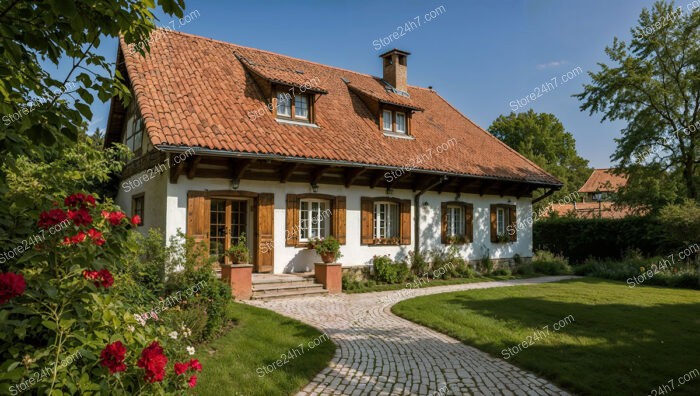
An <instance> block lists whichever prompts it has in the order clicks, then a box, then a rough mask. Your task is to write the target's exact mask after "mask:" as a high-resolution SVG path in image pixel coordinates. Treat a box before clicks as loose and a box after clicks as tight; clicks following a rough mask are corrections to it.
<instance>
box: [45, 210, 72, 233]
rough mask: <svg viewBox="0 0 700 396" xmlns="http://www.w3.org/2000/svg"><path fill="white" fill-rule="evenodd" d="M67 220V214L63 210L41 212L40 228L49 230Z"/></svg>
mask: <svg viewBox="0 0 700 396" xmlns="http://www.w3.org/2000/svg"><path fill="white" fill-rule="evenodd" d="M66 218H67V215H66V212H64V211H63V210H61V209H51V210H49V211H48V212H46V211H44V212H41V214H40V215H39V227H41V228H43V229H49V227H51V226H54V225H56V224H59V223H62V222H63V221H65V220H66Z"/></svg>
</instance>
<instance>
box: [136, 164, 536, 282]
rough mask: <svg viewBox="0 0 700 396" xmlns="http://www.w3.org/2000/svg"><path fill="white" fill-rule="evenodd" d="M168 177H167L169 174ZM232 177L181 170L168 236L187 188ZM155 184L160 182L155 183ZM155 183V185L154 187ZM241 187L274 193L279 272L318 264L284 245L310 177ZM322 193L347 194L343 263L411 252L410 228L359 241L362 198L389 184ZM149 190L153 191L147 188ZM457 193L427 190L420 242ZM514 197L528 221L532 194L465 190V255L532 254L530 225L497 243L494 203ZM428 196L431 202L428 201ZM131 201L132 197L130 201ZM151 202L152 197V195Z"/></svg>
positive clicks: (436, 240)
mask: <svg viewBox="0 0 700 396" xmlns="http://www.w3.org/2000/svg"><path fill="white" fill-rule="evenodd" d="M166 180H167V179H166ZM230 185H231V184H230V180H228V179H193V180H190V179H187V178H186V177H185V176H180V179H179V181H178V183H177V184H170V183H167V186H166V188H167V205H166V207H167V208H166V211H167V212H166V214H165V223H166V224H165V232H166V237H167V238H169V237H170V236H171V235H174V234H175V233H177V230H178V229H181V230H182V231H183V232H184V231H185V230H186V227H187V192H188V191H189V190H198V191H204V190H228V189H230ZM153 186H154V187H155V185H153ZM149 188H150V187H149ZM238 190H239V191H251V192H256V193H270V192H272V193H274V194H275V209H274V223H275V235H274V257H275V263H274V272H275V273H281V272H302V271H309V270H312V269H313V263H314V262H315V261H318V260H319V258H318V256H317V255H316V253H315V252H313V251H310V250H306V249H301V248H294V247H287V246H285V216H286V195H287V194H303V193H310V192H312V191H311V187H310V186H309V184H307V183H276V182H260V181H249V180H242V181H241V182H240V186H239V188H238ZM318 193H320V194H330V195H344V196H345V197H346V200H347V203H346V205H347V207H346V210H347V213H346V223H347V230H346V242H347V243H346V244H345V245H344V246H342V247H341V253H342V254H343V257H342V258H341V259H340V262H341V263H343V264H344V265H363V264H369V263H371V260H372V257H373V256H375V255H387V254H388V255H390V256H391V257H392V258H403V257H406V255H407V254H408V252H409V251H411V250H413V246H414V245H413V243H414V238H415V237H416V236H415V232H413V228H411V245H402V246H363V245H361V244H360V198H361V197H363V196H364V197H384V196H386V194H385V190H384V189H382V188H375V189H370V188H368V187H351V188H345V187H344V186H334V185H319V189H318ZM147 195H148V193H147ZM391 197H394V198H399V199H411V201H412V202H413V192H412V191H406V190H395V191H394V194H393V195H391ZM454 198H455V195H454V194H447V193H444V194H437V193H427V194H425V195H423V196H422V197H421V205H420V214H421V239H422V240H421V242H422V244H421V248H422V249H423V248H426V247H428V248H434V247H436V246H439V245H440V224H439V222H440V220H439V212H440V202H443V201H454ZM509 199H510V201H511V202H510V203H511V204H512V203H515V204H516V205H517V216H518V221H519V223H521V222H524V223H525V224H527V222H526V219H527V218H528V216H531V211H532V209H531V204H530V199H529V198H521V199H519V200H516V199H515V197H503V198H501V197H499V196H484V197H479V196H478V195H466V194H463V195H462V197H461V199H460V200H461V201H464V202H468V203H472V204H474V223H475V224H474V226H475V227H474V243H471V244H468V245H465V246H464V248H463V249H462V251H463V254H464V256H465V258H467V259H470V260H478V259H480V258H482V257H484V255H485V254H486V250H487V249H488V250H489V254H490V256H491V257H492V258H509V257H513V255H514V254H516V253H517V254H519V255H521V256H523V257H530V256H532V233H531V229H529V228H525V229H523V228H519V229H518V240H517V242H515V243H507V244H492V243H491V242H490V236H489V232H490V229H489V205H490V204H494V203H509V202H508V200H509ZM426 202H427V205H425V204H424V203H426ZM129 205H130V202H129ZM147 205H148V200H147ZM415 210H416V208H415V207H413V208H412V217H413V216H415Z"/></svg>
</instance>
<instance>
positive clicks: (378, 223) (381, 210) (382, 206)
mask: <svg viewBox="0 0 700 396" xmlns="http://www.w3.org/2000/svg"><path fill="white" fill-rule="evenodd" d="M398 237H399V205H397V204H395V203H393V202H376V203H375V204H374V238H378V239H387V238H398Z"/></svg>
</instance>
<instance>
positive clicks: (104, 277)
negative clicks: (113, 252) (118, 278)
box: [97, 268, 114, 289]
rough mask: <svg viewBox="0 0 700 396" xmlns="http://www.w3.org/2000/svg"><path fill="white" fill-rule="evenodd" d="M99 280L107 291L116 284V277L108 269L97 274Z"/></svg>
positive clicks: (103, 269)
mask: <svg viewBox="0 0 700 396" xmlns="http://www.w3.org/2000/svg"><path fill="white" fill-rule="evenodd" d="M97 275H98V277H99V278H98V279H99V281H100V283H101V284H102V287H104V288H105V289H108V288H109V287H110V286H112V285H113V284H114V277H113V276H112V274H111V273H110V272H109V270H108V269H107V268H102V269H101V270H99V271H98V272H97Z"/></svg>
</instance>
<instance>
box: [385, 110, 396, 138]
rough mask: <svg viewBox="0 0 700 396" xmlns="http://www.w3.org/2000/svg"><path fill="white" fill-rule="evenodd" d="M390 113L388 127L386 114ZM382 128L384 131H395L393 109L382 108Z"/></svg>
mask: <svg viewBox="0 0 700 396" xmlns="http://www.w3.org/2000/svg"><path fill="white" fill-rule="evenodd" d="M387 113H389V129H387V128H386V115H387ZM382 130H383V131H384V132H394V112H393V111H391V110H386V109H384V110H382Z"/></svg>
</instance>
